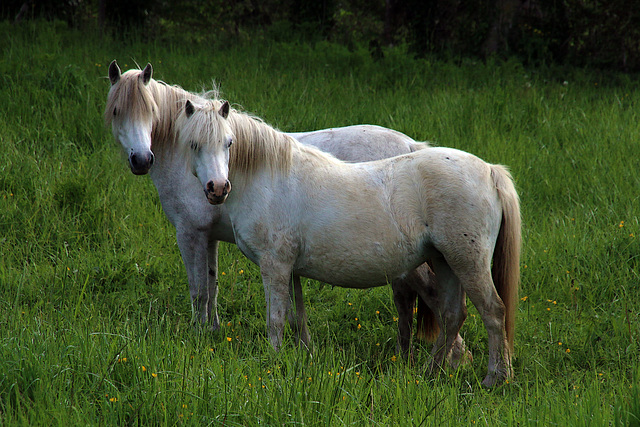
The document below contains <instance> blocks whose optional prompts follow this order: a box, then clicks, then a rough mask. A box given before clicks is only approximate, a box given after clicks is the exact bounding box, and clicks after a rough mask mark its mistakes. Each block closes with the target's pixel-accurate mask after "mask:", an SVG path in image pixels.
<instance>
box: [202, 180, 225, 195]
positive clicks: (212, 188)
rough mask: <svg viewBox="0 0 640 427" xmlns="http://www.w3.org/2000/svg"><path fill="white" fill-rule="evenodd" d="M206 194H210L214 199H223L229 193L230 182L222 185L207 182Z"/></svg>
mask: <svg viewBox="0 0 640 427" xmlns="http://www.w3.org/2000/svg"><path fill="white" fill-rule="evenodd" d="M206 192H207V193H208V194H212V195H214V196H215V197H224V196H226V195H227V194H229V192H231V182H229V180H228V179H227V180H225V182H224V184H222V185H220V184H219V183H218V184H216V183H215V182H214V181H213V180H211V181H209V182H207V186H206Z"/></svg>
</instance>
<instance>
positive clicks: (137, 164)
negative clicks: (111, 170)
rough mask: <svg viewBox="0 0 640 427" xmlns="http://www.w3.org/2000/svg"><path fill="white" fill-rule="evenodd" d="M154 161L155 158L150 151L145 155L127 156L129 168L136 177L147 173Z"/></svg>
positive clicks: (134, 154)
mask: <svg viewBox="0 0 640 427" xmlns="http://www.w3.org/2000/svg"><path fill="white" fill-rule="evenodd" d="M154 161H155V156H154V155H153V153H152V152H151V151H149V152H147V153H131V154H130V155H129V166H130V167H131V171H132V172H133V173H134V174H136V175H143V174H145V173H147V172H149V169H150V168H151V166H153V162H154Z"/></svg>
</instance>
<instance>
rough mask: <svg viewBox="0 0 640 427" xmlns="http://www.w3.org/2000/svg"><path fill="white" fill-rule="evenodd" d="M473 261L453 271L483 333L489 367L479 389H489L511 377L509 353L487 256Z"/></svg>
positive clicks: (498, 299)
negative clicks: (478, 314)
mask: <svg viewBox="0 0 640 427" xmlns="http://www.w3.org/2000/svg"><path fill="white" fill-rule="evenodd" d="M475 261H476V262H470V260H468V259H467V260H461V262H457V263H456V266H454V267H453V268H454V270H455V272H456V275H457V276H458V277H459V278H460V282H461V283H462V286H463V287H464V290H465V291H466V292H467V295H469V299H470V300H471V302H472V303H473V305H474V306H475V307H476V309H477V310H478V312H479V313H480V317H481V318H482V322H483V323H484V327H485V328H486V330H487V336H488V339H489V343H488V344H489V367H488V372H487V376H486V377H485V378H484V380H483V381H482V385H483V386H485V387H492V386H494V385H495V384H497V383H499V382H502V381H505V380H506V379H508V378H511V377H512V376H513V368H512V366H511V350H510V347H509V344H508V343H507V335H506V330H505V306H504V303H503V302H502V300H501V299H500V296H499V295H498V292H497V291H496V288H495V286H494V284H493V279H492V277H491V270H490V265H491V264H490V263H491V261H490V256H486V257H485V259H484V260H481V261H478V260H477V259H476V260H475Z"/></svg>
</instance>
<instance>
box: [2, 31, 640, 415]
mask: <svg viewBox="0 0 640 427" xmlns="http://www.w3.org/2000/svg"><path fill="white" fill-rule="evenodd" d="M0 34H1V37H0V39H2V40H3V44H2V45H3V47H2V49H3V54H2V57H1V59H0V82H1V84H0V152H1V153H2V160H0V255H1V256H0V425H50V424H53V425H122V424H140V425H156V424H157V425H183V424H185V425H191V424H193V425H202V424H224V425H253V424H267V425H282V424H310V425H327V424H332V425H340V424H356V425H362V424H370V425H394V424H395V425H442V424H446V425H478V424H483V425H491V426H494V425H530V424H531V425H533V424H535V425H612V424H614V425H628V424H631V425H638V424H639V423H640V418H639V417H640V363H638V361H639V358H638V354H640V353H639V352H640V348H639V347H640V346H639V345H638V339H639V338H640V336H639V335H640V334H639V331H638V320H639V319H638V317H639V314H638V313H640V303H639V302H638V301H640V288H639V286H638V284H639V283H640V280H639V277H638V273H639V255H640V245H639V244H638V235H639V234H640V227H639V224H638V212H640V203H639V201H638V194H640V182H639V179H638V173H637V170H638V167H639V163H638V159H639V158H640V148H639V144H638V141H639V140H640V126H639V125H638V123H639V120H638V112H637V111H638V108H637V107H638V102H639V101H640V88H639V86H638V83H637V76H628V75H605V74H601V73H596V72H593V71H585V70H576V69H563V68H554V69H544V70H530V69H526V68H524V67H523V66H522V65H521V64H519V63H518V62H515V61H506V62H491V61H489V62H488V63H486V64H483V63H478V62H472V61H468V60H462V61H459V62H458V63H449V62H437V61H429V60H414V59H411V58H410V57H408V56H407V55H406V54H405V53H404V52H403V51H402V49H401V48H399V49H398V50H396V51H389V52H387V55H386V57H385V58H384V59H383V60H382V61H379V62H375V61H373V60H372V59H371V58H370V57H369V55H368V54H367V52H366V51H359V50H357V51H355V52H350V51H348V50H347V49H345V48H343V47H340V46H336V45H331V44H327V43H318V44H316V45H314V46H309V45H297V44H289V43H275V42H266V41H258V42H256V43H253V44H244V45H237V46H215V47H214V48H212V47H211V46H206V45H189V46H183V45H179V44H171V43H161V42H156V41H153V40H150V41H149V40H145V39H144V38H143V37H142V36H136V38H135V39H134V40H133V41H123V40H117V39H113V38H109V37H100V36H98V35H96V34H91V33H79V32H75V31H70V30H68V29H66V27H65V26H64V25H62V24H60V23H45V22H35V23H34V22H26V23H23V24H21V25H20V26H13V25H12V24H9V23H6V22H3V23H0ZM114 58H116V59H118V61H119V64H120V66H121V67H122V68H123V69H128V68H131V67H134V66H135V64H136V62H135V61H138V63H140V65H144V64H145V63H146V62H147V61H150V62H151V63H152V64H153V65H154V69H155V75H154V77H156V78H158V79H162V80H165V81H167V82H169V83H174V84H180V85H181V86H183V87H184V88H185V89H188V90H200V89H202V88H203V87H211V84H212V81H213V80H214V79H215V81H216V82H218V83H219V84H220V86H221V89H222V91H223V94H224V96H225V97H226V98H227V99H230V100H231V101H232V102H235V103H238V104H240V105H242V106H243V107H244V108H245V109H246V110H248V111H250V112H253V113H255V114H257V115H259V116H261V117H263V118H265V120H267V122H269V123H272V124H274V125H276V126H278V127H279V128H281V129H283V130H287V131H289V130H290V131H293V130H308V129H314V128H323V127H329V126H342V125H349V124H357V123H372V124H379V125H383V126H388V127H392V128H394V129H397V130H400V131H402V132H405V133H407V134H408V135H410V136H412V137H414V138H415V139H418V140H430V141H432V142H433V143H434V144H436V145H444V146H450V147H456V148H460V149H463V150H465V151H469V152H472V153H474V154H477V155H479V156H480V157H482V158H484V159H485V160H487V161H489V162H493V163H502V164H506V165H509V166H510V168H511V171H512V173H513V175H514V177H515V179H516V182H517V187H518V189H519V193H520V196H521V201H522V211H523V224H524V225H523V235H524V245H523V256H522V285H521V292H520V296H521V298H522V301H521V303H520V305H519V312H518V315H517V336H516V350H515V359H514V364H515V373H516V377H515V379H514V380H513V381H510V383H509V384H505V385H503V386H500V387H498V388H496V389H495V390H490V391H487V390H484V389H482V388H481V387H480V385H479V383H480V381H481V380H482V378H483V377H484V374H485V373H486V365H487V342H486V332H485V331H484V327H483V325H482V322H481V321H480V319H479V317H478V316H477V314H476V312H475V310H474V309H473V308H472V307H470V315H469V317H468V319H467V321H466V322H465V325H464V327H463V330H462V334H463V336H464V338H465V340H466V341H467V343H468V346H469V348H470V349H471V351H472V352H473V355H474V362H473V364H472V365H471V366H467V367H463V368H461V369H460V370H457V371H453V370H450V371H447V372H446V373H445V374H444V375H440V376H438V377H432V376H429V375H427V374H426V373H425V371H424V369H423V367H424V365H425V364H426V363H427V362H428V350H429V347H428V345H427V344H424V343H417V344H416V347H417V348H416V352H415V353H416V361H415V364H414V365H411V366H409V365H407V364H405V363H404V362H402V361H401V360H396V358H395V357H394V354H395V337H396V330H395V319H394V316H396V313H395V309H394V307H393V302H392V299H391V292H390V289H389V288H377V289H371V290H366V291H360V290H349V289H339V288H335V289H334V288H332V287H330V286H327V285H323V284H320V283H317V282H312V281H309V282H307V283H306V284H305V285H304V286H305V291H306V292H305V298H306V303H307V307H308V311H309V317H310V329H311V332H312V335H313V339H314V342H315V352H314V353H313V355H309V354H308V353H307V352H306V351H304V350H301V349H299V348H296V347H295V346H294V345H293V339H292V337H291V334H288V335H287V337H288V338H287V340H286V341H285V345H284V348H283V350H282V351H280V352H279V353H275V352H274V351H272V350H271V348H270V347H269V345H268V343H267V341H266V337H265V333H264V329H265V327H264V326H265V319H264V315H265V314H264V307H265V304H264V293H263V290H262V285H261V281H260V278H259V271H258V269H257V268H256V267H255V266H253V265H251V264H250V262H249V261H247V260H246V259H245V258H244V257H243V256H242V255H241V254H240V253H239V252H238V250H237V249H236V248H235V247H233V246H231V245H222V246H221V260H220V265H221V272H224V274H222V273H221V275H220V282H221V292H220V307H219V309H220V314H221V317H222V321H223V327H222V329H221V330H220V331H219V332H216V333H207V332H202V331H199V330H196V329H193V327H192V326H191V324H190V319H191V311H190V302H189V296H188V289H187V279H186V273H185V271H184V267H183V265H182V262H181V259H180V255H179V252H178V249H177V246H176V243H175V235H174V230H173V228H172V226H171V225H170V224H169V223H168V221H167V220H166V218H165V217H164V214H163V212H162V209H161V206H160V203H159V201H158V198H157V194H156V191H155V189H154V187H153V185H152V183H151V181H150V179H149V178H148V177H136V176H133V175H132V174H131V173H130V172H129V170H128V167H127V165H126V162H125V160H124V159H123V156H122V155H120V154H119V147H117V146H116V144H115V143H114V142H113V138H112V136H111V134H110V131H109V130H108V129H105V127H104V125H103V123H102V109H103V106H104V102H105V99H106V94H107V90H108V81H107V80H106V79H105V76H106V67H107V65H108V64H109V62H110V61H111V60H112V59H114ZM565 82H566V83H565Z"/></svg>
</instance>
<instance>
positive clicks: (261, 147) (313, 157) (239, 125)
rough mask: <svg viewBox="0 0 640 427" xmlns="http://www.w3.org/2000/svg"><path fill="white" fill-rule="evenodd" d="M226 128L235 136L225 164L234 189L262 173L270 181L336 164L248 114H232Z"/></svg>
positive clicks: (320, 153) (334, 160) (330, 158)
mask: <svg viewBox="0 0 640 427" xmlns="http://www.w3.org/2000/svg"><path fill="white" fill-rule="evenodd" d="M229 124H230V125H231V130H232V131H233V133H234V136H235V145H234V147H232V149H231V153H232V154H231V157H230V162H229V175H230V179H231V180H232V182H234V185H235V184H236V183H240V182H242V183H244V182H247V181H250V180H252V176H253V175H254V174H256V173H258V172H259V171H262V170H266V171H267V172H268V173H269V176H270V177H271V179H273V178H274V177H275V176H276V175H280V174H284V175H288V174H289V173H291V172H292V171H293V170H294V169H296V170H297V169H298V168H307V167H311V168H314V167H315V165H318V166H328V165H329V164H334V163H340V161H339V160H337V159H336V158H335V157H333V156H332V155H330V154H327V153H325V152H323V151H321V150H320V149H318V148H316V147H313V146H308V145H305V144H301V143H300V142H298V140H296V139H294V138H292V137H291V136H289V135H287V134H285V133H283V132H280V131H279V130H277V129H274V128H273V127H271V126H270V125H268V124H266V123H264V122H263V121H262V120H261V119H259V118H256V117H253V116H251V115H249V114H245V113H239V112H237V111H235V110H232V111H231V113H230V115H229ZM234 148H235V150H234ZM242 185H244V184H242Z"/></svg>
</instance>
